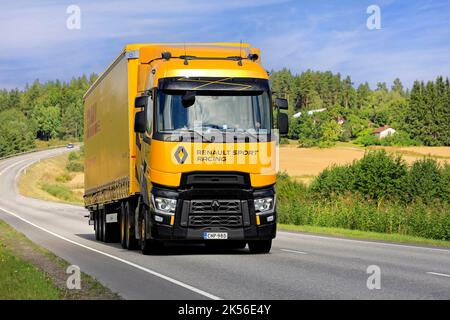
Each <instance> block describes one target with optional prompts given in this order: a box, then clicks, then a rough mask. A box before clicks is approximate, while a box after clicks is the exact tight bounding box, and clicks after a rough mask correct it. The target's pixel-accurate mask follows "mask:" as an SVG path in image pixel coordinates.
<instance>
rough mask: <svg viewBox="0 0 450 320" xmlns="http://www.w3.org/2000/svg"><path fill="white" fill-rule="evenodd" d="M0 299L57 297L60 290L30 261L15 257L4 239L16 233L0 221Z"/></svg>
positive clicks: (14, 235) (44, 298)
mask: <svg viewBox="0 0 450 320" xmlns="http://www.w3.org/2000/svg"><path fill="white" fill-rule="evenodd" d="M0 230H1V235H0V300H12V299H14V300H16V299H21V300H24V299H27V300H29V299H42V300H54V299H58V298H59V297H60V295H61V291H60V290H59V289H58V288H57V287H56V286H55V285H54V284H53V282H52V280H51V279H50V278H49V277H48V276H47V275H46V274H45V273H43V272H42V271H41V270H39V269H38V268H37V267H35V266H34V265H32V264H31V263H29V262H27V261H25V260H23V259H21V258H19V257H17V256H16V255H15V254H14V252H12V251H11V249H10V248H9V247H8V246H7V245H6V240H10V239H11V238H12V237H16V236H17V233H16V232H15V231H13V230H12V229H11V228H9V227H8V226H7V225H6V224H5V223H4V222H2V221H0Z"/></svg>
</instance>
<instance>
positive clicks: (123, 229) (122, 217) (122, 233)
mask: <svg viewBox="0 0 450 320" xmlns="http://www.w3.org/2000/svg"><path fill="white" fill-rule="evenodd" d="M124 220H125V216H124V215H123V213H122V214H121V216H120V242H122V243H123V241H124V240H125V221H124Z"/></svg>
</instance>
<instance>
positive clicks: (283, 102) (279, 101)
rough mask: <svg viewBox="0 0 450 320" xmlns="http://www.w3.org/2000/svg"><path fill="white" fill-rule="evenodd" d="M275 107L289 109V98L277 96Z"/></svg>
mask: <svg viewBox="0 0 450 320" xmlns="http://www.w3.org/2000/svg"><path fill="white" fill-rule="evenodd" d="M275 107H277V108H278V109H280V110H288V108H289V105H288V101H287V99H281V98H276V99H275Z"/></svg>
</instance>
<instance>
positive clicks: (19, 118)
mask: <svg viewBox="0 0 450 320" xmlns="http://www.w3.org/2000/svg"><path fill="white" fill-rule="evenodd" d="M33 147H34V136H33V133H32V131H31V128H30V127H29V124H28V121H27V119H26V117H25V116H24V114H23V113H22V112H20V111H19V110H18V109H16V108H13V109H8V110H6V111H3V112H0V157H3V156H6V155H10V154H14V153H18V152H22V151H26V150H29V149H31V148H33Z"/></svg>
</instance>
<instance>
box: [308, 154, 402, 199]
mask: <svg viewBox="0 0 450 320" xmlns="http://www.w3.org/2000/svg"><path fill="white" fill-rule="evenodd" d="M406 174H407V167H406V164H405V163H404V162H403V160H402V159H401V158H400V157H396V158H393V157H390V156H388V155H387V154H386V152H385V151H384V150H379V151H371V152H368V153H366V154H365V155H364V157H363V158H362V159H361V160H358V161H355V162H353V164H351V165H346V166H334V167H331V168H328V169H325V170H324V171H323V172H322V173H321V174H319V176H318V177H316V178H315V179H314V181H313V183H312V184H311V191H312V192H314V193H316V194H317V195H320V196H322V197H325V198H332V197H333V196H335V195H342V194H345V193H347V192H350V193H359V194H361V195H363V197H365V198H366V199H367V200H374V201H376V202H377V203H379V202H380V201H382V200H383V199H385V198H388V199H396V198H398V191H399V190H400V189H401V187H402V183H403V179H404V177H405V176H406Z"/></svg>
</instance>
